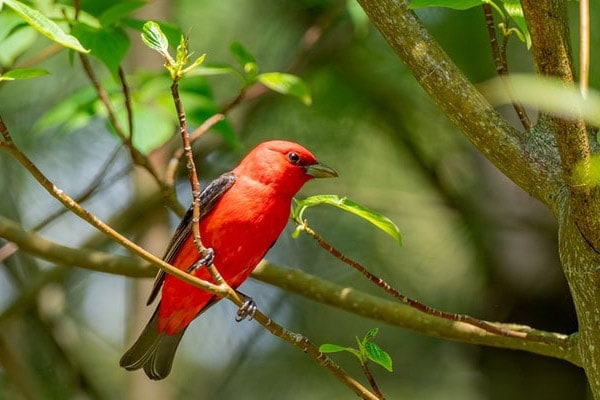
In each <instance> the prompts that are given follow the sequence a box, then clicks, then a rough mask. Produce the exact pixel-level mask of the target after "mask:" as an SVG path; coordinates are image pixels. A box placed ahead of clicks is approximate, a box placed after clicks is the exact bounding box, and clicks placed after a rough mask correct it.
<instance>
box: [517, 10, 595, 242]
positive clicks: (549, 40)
mask: <svg viewBox="0 0 600 400" xmlns="http://www.w3.org/2000/svg"><path fill="white" fill-rule="evenodd" d="M523 12H524V14H525V17H526V18H527V24H528V26H529V31H530V33H531V42H532V50H533V56H534V59H535V63H536V68H537V70H538V73H539V74H541V75H544V76H552V77H557V78H559V79H560V80H561V81H562V82H563V83H564V85H565V86H566V87H569V88H572V87H574V85H575V79H574V74H573V65H572V62H571V45H570V36H569V25H568V15H567V4H566V3H565V2H562V1H553V0H535V1H534V0H524V1H523ZM569 106H570V107H573V108H574V109H572V110H565V111H566V115H580V112H579V110H578V109H576V107H577V106H576V105H569V104H564V107H569ZM551 120H552V122H553V132H554V135H555V137H556V143H557V146H558V151H559V153H560V160H561V167H562V174H563V178H564V181H565V183H566V184H567V186H568V188H569V194H570V198H569V202H570V203H569V206H570V209H571V211H572V212H573V218H574V219H575V223H576V225H577V227H578V228H579V230H580V231H581V234H582V235H583V236H584V237H585V239H586V241H587V242H588V243H589V245H590V246H591V247H592V248H593V249H594V250H596V251H597V252H598V251H600V219H598V218H590V216H592V215H600V201H599V200H600V199H599V197H600V193H599V192H598V188H597V187H592V186H590V185H585V184H581V182H582V179H581V178H582V177H583V178H584V180H585V178H586V177H587V176H588V174H589V170H590V161H591V144H590V139H589V136H588V132H587V129H586V126H585V122H584V120H583V119H582V118H572V119H565V118H564V117H561V116H551Z"/></svg>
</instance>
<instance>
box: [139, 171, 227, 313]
mask: <svg viewBox="0 0 600 400" xmlns="http://www.w3.org/2000/svg"><path fill="white" fill-rule="evenodd" d="M234 182H235V175H234V174H233V173H232V172H227V173H225V174H223V175H221V176H220V177H218V178H217V179H215V180H214V181H212V182H211V183H209V184H208V186H207V187H206V188H205V189H204V190H203V191H202V193H201V194H200V220H201V221H202V219H203V218H204V217H205V216H206V215H208V213H210V212H211V211H212V209H213V208H214V207H215V204H217V201H219V199H220V198H221V196H223V194H224V193H225V192H226V191H227V189H229V188H230V187H231V186H232V185H233V184H234ZM193 208H194V207H193V205H191V206H190V208H188V210H187V212H186V213H185V216H184V217H183V219H182V220H181V222H180V223H179V226H178V227H177V229H176V230H175V233H174V234H173V237H172V238H171V242H170V243H169V247H168V248H167V251H166V253H165V255H164V256H163V260H165V261H166V262H168V263H170V262H171V261H172V260H173V258H174V257H175V254H177V252H178V251H179V248H180V247H181V245H182V244H183V242H184V241H185V239H186V238H187V237H188V235H190V234H191V232H192V218H193V215H192V214H193ZM165 275H166V274H165V272H164V271H163V270H160V271H158V274H157V275H156V279H155V280H154V286H153V287H152V291H151V292H150V296H149V297H148V301H147V302H146V305H149V304H150V303H152V302H153V301H154V299H156V296H158V292H159V291H160V288H161V287H162V284H163V281H164V280H165Z"/></svg>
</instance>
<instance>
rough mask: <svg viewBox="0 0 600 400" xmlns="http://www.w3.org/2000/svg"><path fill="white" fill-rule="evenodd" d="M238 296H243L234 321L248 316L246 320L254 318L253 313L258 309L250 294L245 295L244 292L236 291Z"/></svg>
mask: <svg viewBox="0 0 600 400" xmlns="http://www.w3.org/2000/svg"><path fill="white" fill-rule="evenodd" d="M237 293H238V294H239V295H240V296H242V297H243V298H244V302H243V303H242V305H241V306H240V308H238V310H237V315H236V316H235V320H236V322H240V321H243V320H245V319H246V318H248V321H251V320H252V318H254V314H256V311H257V309H258V307H257V305H256V303H255V302H254V300H253V299H252V297H250V296H246V295H245V294H244V293H241V292H237Z"/></svg>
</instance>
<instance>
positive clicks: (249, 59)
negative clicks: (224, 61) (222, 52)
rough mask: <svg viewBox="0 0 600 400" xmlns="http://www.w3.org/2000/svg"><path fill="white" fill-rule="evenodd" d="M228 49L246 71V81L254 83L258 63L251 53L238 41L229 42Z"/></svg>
mask: <svg viewBox="0 0 600 400" xmlns="http://www.w3.org/2000/svg"><path fill="white" fill-rule="evenodd" d="M229 50H230V51H231V53H232V54H233V56H234V57H235V59H236V60H237V62H238V63H239V64H240V65H241V66H242V69H243V70H244V72H245V73H246V82H247V83H248V84H251V83H254V82H255V80H256V76H257V74H258V64H257V63H256V59H255V58H254V56H253V55H252V53H250V52H249V51H248V50H247V49H246V48H245V47H244V46H242V44H241V43H239V42H233V43H231V45H230V46H229Z"/></svg>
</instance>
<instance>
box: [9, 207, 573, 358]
mask: <svg viewBox="0 0 600 400" xmlns="http://www.w3.org/2000/svg"><path fill="white" fill-rule="evenodd" d="M0 237H4V238H5V239H7V240H10V241H13V242H14V243H16V244H17V245H18V246H19V247H20V248H21V249H22V250H24V251H28V252H30V253H31V254H32V255H34V256H37V257H40V258H43V259H46V260H51V261H55V262H57V263H60V264H62V265H71V266H80V267H83V268H89V269H92V270H95V271H101V272H107V273H112V274H119V275H127V276H137V277H151V276H153V275H154V272H155V271H156V269H155V268H154V267H153V266H151V265H150V264H148V263H147V262H145V261H143V260H140V259H138V258H134V257H122V256H115V255H111V254H108V253H103V252H99V251H94V250H89V249H75V248H70V247H66V246H62V245H59V244H57V243H54V242H52V241H50V240H47V239H44V238H43V237H41V236H40V235H38V234H35V233H32V232H27V231H25V230H24V229H23V228H22V227H21V226H19V225H18V224H17V223H16V222H13V221H10V220H8V219H6V218H3V217H0ZM134 269H138V270H139V271H138V272H135V271H134ZM252 276H253V277H254V278H256V279H258V280H261V281H263V282H267V283H269V284H272V285H275V286H278V287H280V288H282V289H284V290H289V291H292V292H295V293H298V294H300V295H302V296H305V297H307V298H310V299H312V300H315V301H318V302H321V303H324V304H329V305H331V306H334V307H337V308H340V309H343V310H346V311H349V312H352V313H355V314H357V315H361V316H364V317H366V318H372V319H375V320H379V321H384V322H386V323H389V324H391V325H394V326H398V327H401V328H405V329H410V330H413V331H417V332H421V333H424V334H427V335H430V336H434V337H439V338H445V339H451V340H455V341H460V342H466V343H472V344H479V345H485V346H493V347H501V348H508V349H515V350H523V351H529V352H531V353H536V354H541V355H545V356H550V357H555V358H559V359H563V360H567V361H569V362H571V363H573V364H576V365H579V364H580V359H579V353H578V351H577V346H576V344H577V341H576V340H573V337H569V336H567V335H563V334H559V333H552V332H543V331H538V330H535V329H532V328H529V327H526V326H520V325H503V324H494V325H495V326H497V327H501V328H506V329H510V330H516V331H520V332H524V333H526V337H525V338H514V337H506V336H501V335H495V334H491V333H490V332H486V331H485V330H483V329H479V328H476V327H474V326H472V325H470V324H467V323H461V322H455V321H448V320H446V319H443V318H440V317H436V316H433V315H428V314H425V313H422V312H420V311H418V310H415V309H414V308H411V307H408V306H406V305H404V304H401V303H398V302H395V301H389V300H383V299H381V298H379V297H376V296H372V295H368V294H366V293H362V292H360V291H358V290H355V289H352V288H349V287H343V286H340V285H337V284H335V283H332V282H328V281H325V280H323V279H320V278H318V277H315V276H312V275H309V274H307V273H304V272H301V271H298V270H294V269H287V268H282V267H278V266H275V265H273V264H271V263H269V262H266V261H263V262H262V263H261V264H259V266H258V267H257V268H256V270H255V271H254V273H253V275H252ZM259 322H261V321H259ZM262 322H265V323H267V322H268V321H266V320H265V321H262ZM541 337H543V339H544V340H543V341H540V340H539V339H540V338H541Z"/></svg>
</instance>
